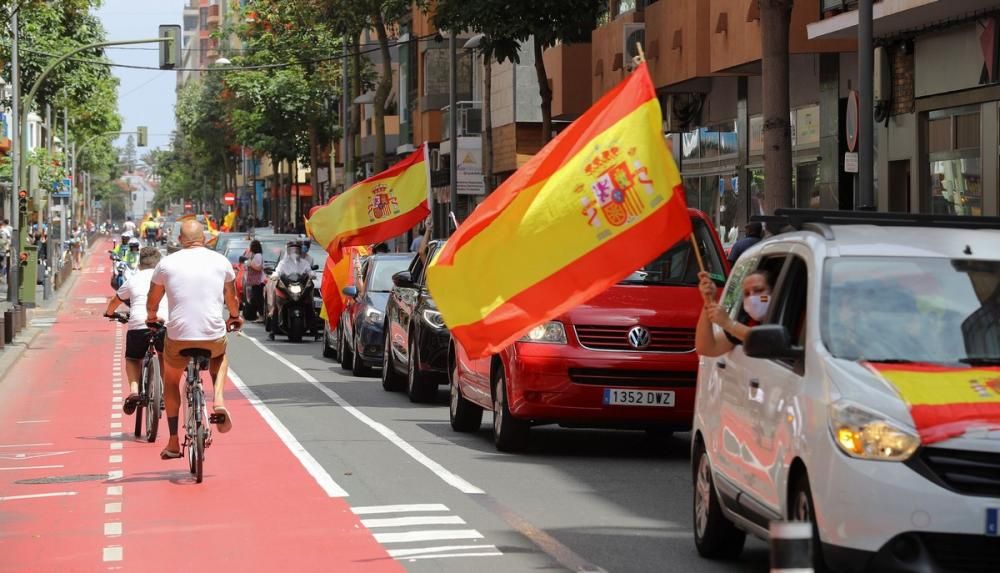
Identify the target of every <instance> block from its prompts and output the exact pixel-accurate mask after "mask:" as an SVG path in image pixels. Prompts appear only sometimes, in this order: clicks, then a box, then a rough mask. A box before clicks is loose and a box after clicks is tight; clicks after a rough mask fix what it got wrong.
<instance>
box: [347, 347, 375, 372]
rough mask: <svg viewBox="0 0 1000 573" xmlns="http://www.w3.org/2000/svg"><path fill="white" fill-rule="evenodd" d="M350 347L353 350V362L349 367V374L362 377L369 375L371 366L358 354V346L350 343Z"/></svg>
mask: <svg viewBox="0 0 1000 573" xmlns="http://www.w3.org/2000/svg"><path fill="white" fill-rule="evenodd" d="M351 348H352V349H353V350H354V364H353V365H352V366H353V367H352V368H351V374H353V375H355V376H357V377H358V378H364V377H366V376H370V375H371V371H372V369H371V367H369V366H368V364H366V363H365V361H364V359H363V358H361V356H359V355H358V351H357V349H358V347H357V345H356V344H352V345H351Z"/></svg>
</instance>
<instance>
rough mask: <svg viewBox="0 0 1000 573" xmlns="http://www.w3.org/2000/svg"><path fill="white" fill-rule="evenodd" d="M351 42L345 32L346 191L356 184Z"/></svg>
mask: <svg viewBox="0 0 1000 573" xmlns="http://www.w3.org/2000/svg"><path fill="white" fill-rule="evenodd" d="M349 44H350V38H349V37H348V35H347V34H344V63H343V64H342V65H341V74H340V75H341V76H343V89H342V91H341V93H342V94H343V95H342V96H341V98H340V99H341V100H343V104H344V115H343V116H342V117H341V122H340V123H341V125H342V130H343V132H344V191H347V189H348V188H349V187H350V186H351V185H354V134H353V133H352V132H351V127H350V126H352V125H354V124H353V123H352V122H351V105H352V103H353V102H352V101H351V100H352V99H353V98H352V97H351V84H350V78H349V77H348V76H350V74H349V73H348V70H347V68H348V62H350V59H349V58H350V54H349V53H348V48H347V46H348V45H349Z"/></svg>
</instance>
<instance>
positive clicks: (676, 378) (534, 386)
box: [449, 209, 729, 451]
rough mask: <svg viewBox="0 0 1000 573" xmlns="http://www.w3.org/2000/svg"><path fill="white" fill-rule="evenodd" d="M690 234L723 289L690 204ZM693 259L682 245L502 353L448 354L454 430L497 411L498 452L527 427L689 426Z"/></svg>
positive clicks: (720, 270)
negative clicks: (486, 354) (487, 354)
mask: <svg viewBox="0 0 1000 573" xmlns="http://www.w3.org/2000/svg"><path fill="white" fill-rule="evenodd" d="M689 212H690V215H691V221H692V224H693V225H694V234H695V237H696V238H697V241H698V243H699V245H700V250H701V252H702V253H703V257H704V259H705V265H706V266H707V267H708V270H709V272H710V273H712V274H713V278H715V279H716V281H717V283H718V284H719V285H720V288H721V286H722V285H723V284H724V283H725V279H726V275H727V273H728V270H729V267H728V263H727V261H726V258H725V256H724V254H723V250H722V245H721V243H720V242H719V238H718V236H717V235H716V233H715V231H714V230H713V229H712V225H711V222H710V221H709V219H708V218H707V217H705V215H704V214H703V213H701V212H700V211H696V210H693V209H690V210H689ZM698 270H699V269H698V262H697V259H696V257H695V254H694V252H693V251H692V249H691V242H690V241H687V240H685V241H682V242H680V243H678V244H677V245H675V246H673V247H671V248H670V249H668V250H667V251H666V252H665V253H663V254H662V255H661V256H660V257H658V258H657V259H656V260H654V261H652V262H651V263H649V264H648V265H646V266H644V267H643V268H641V269H639V270H637V271H636V272H634V273H633V274H632V275H631V276H629V277H628V278H627V279H626V280H624V281H622V282H621V283H619V284H617V285H615V286H613V287H611V288H609V289H608V290H607V291H605V292H604V293H602V294H600V295H599V296H597V297H595V298H593V299H592V300H590V301H589V302H587V303H586V304H583V305H580V306H578V307H576V308H574V309H573V310H571V311H569V312H568V313H566V314H565V315H563V316H560V317H558V318H557V319H556V320H554V321H551V322H549V323H547V324H544V325H541V326H538V327H536V328H535V329H533V330H532V331H531V332H529V333H528V334H527V335H526V336H525V337H524V338H522V339H521V340H520V341H518V342H516V343H514V344H513V345H512V346H510V347H508V348H506V349H505V350H503V351H502V352H500V353H499V354H496V355H494V356H490V357H487V358H482V359H473V358H470V357H469V356H468V354H466V352H465V351H464V350H463V348H462V346H461V345H460V344H459V343H458V342H452V348H451V351H450V353H449V362H450V363H449V370H450V373H449V376H450V378H451V401H450V402H451V404H450V418H451V426H452V428H453V429H455V430H456V431H459V432H474V431H477V430H478V429H479V427H480V425H481V423H482V416H483V411H484V410H490V411H492V412H493V438H494V442H495V443H496V446H497V449H499V450H502V451H514V450H517V449H520V448H521V447H523V445H524V444H525V441H526V439H527V437H528V433H529V430H530V428H531V426H534V425H542V424H560V425H563V426H576V427H610V428H621V429H644V430H647V431H651V432H653V433H656V434H669V433H670V432H674V431H686V430H689V429H690V428H691V420H692V416H693V414H694V398H695V386H696V382H697V376H698V355H697V354H696V353H695V351H694V332H695V326H696V324H697V321H698V316H699V313H700V311H701V308H702V305H703V303H702V299H701V294H700V293H699V291H698V276H697V275H698Z"/></svg>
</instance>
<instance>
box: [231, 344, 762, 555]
mask: <svg viewBox="0 0 1000 573" xmlns="http://www.w3.org/2000/svg"><path fill="white" fill-rule="evenodd" d="M321 350H322V347H321V343H318V342H303V343H299V344H292V343H288V342H284V341H282V340H281V338H280V337H279V339H278V340H277V341H274V342H271V341H268V340H267V337H266V334H265V333H264V331H263V329H262V328H261V327H260V326H259V325H247V327H246V329H245V331H244V333H243V334H242V335H241V336H240V337H239V338H233V339H231V342H230V356H231V365H230V366H231V369H232V371H233V372H234V373H235V374H236V376H235V378H236V380H237V381H238V382H239V381H242V383H243V384H244V385H245V387H246V388H248V389H249V391H248V392H247V391H244V392H245V393H248V394H251V396H250V397H251V398H253V396H256V397H258V398H259V399H260V401H261V402H262V404H263V407H264V408H266V409H267V410H269V411H270V412H273V414H274V416H275V418H276V422H277V424H278V425H280V426H282V427H284V428H286V429H287V433H288V434H289V435H290V436H291V437H293V439H292V441H293V442H297V444H296V443H292V445H291V447H292V449H293V450H294V449H295V448H298V447H301V449H302V450H304V451H305V452H306V453H305V454H304V455H302V456H300V460H301V459H303V458H305V460H306V461H305V462H300V463H304V465H306V466H308V467H312V471H311V473H312V475H313V477H314V478H316V479H317V480H318V481H321V482H323V483H326V484H327V487H328V488H330V489H338V488H339V491H340V492H341V493H340V494H339V495H343V494H346V497H345V500H346V501H347V502H348V503H349V504H350V506H351V507H352V508H353V510H354V512H355V513H357V514H359V516H360V517H361V518H362V522H363V523H364V524H365V525H366V526H368V527H369V529H370V530H371V531H372V533H373V534H374V535H375V536H376V540H378V541H379V542H380V543H382V544H383V546H384V547H386V549H388V550H389V552H390V555H392V556H394V557H396V558H397V559H398V560H399V562H400V563H402V564H403V565H404V566H405V567H406V568H407V569H408V570H410V571H414V572H424V571H448V572H451V571H454V572H467V571H471V570H476V571H479V572H489V571H497V572H501V571H502V572H515V571H566V570H569V571H608V572H615V573H629V572H636V573H638V572H649V571H684V572H687V571H706V572H708V571H711V572H722V571H726V572H760V571H767V569H768V566H767V562H768V555H767V548H766V545H765V544H763V543H762V542H760V541H758V540H756V539H751V540H748V543H747V549H746V550H745V551H744V554H743V557H742V558H741V559H740V560H739V561H736V562H729V563H717V562H709V561H706V560H703V559H701V558H700V557H698V555H697V552H696V551H695V548H694V543H693V540H692V533H691V527H692V525H691V479H690V466H689V447H690V442H689V436H688V435H687V434H678V435H676V436H675V437H673V438H671V439H668V440H655V439H652V438H649V437H647V436H646V435H645V434H644V433H642V432H620V431H597V430H576V429H574V430H570V429H563V428H558V427H543V428H536V429H534V430H533V432H532V442H531V445H530V447H529V449H528V451H527V452H525V453H521V454H516V455H509V454H501V453H498V452H497V451H496V450H495V449H494V447H493V444H492V441H491V435H490V426H489V424H490V415H489V414H486V415H485V416H484V419H483V422H484V423H483V427H482V429H481V430H480V432H479V433H478V434H472V435H467V434H458V433H455V432H453V431H452V430H451V427H450V426H449V423H448V410H447V392H446V388H445V387H442V388H441V390H440V392H439V396H438V400H437V403H436V404H433V405H415V404H412V403H410V402H409V400H408V399H407V397H406V396H405V395H404V394H401V393H387V392H385V391H383V390H382V387H381V384H380V382H379V380H378V379H377V378H355V377H353V376H351V375H350V374H349V373H347V372H345V371H344V370H342V369H341V368H340V366H339V364H336V363H335V362H333V361H331V360H328V359H324V358H323V357H322V356H321ZM274 425H275V424H274V423H272V427H273V426H274ZM279 433H280V432H279ZM286 441H287V440H286ZM274 486H275V487H281V484H280V483H276V484H274ZM304 510H305V511H308V509H304Z"/></svg>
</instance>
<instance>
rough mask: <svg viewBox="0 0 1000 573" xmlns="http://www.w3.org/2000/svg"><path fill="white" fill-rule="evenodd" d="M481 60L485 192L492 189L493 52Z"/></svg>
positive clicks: (489, 191)
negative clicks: (482, 75) (483, 75)
mask: <svg viewBox="0 0 1000 573" xmlns="http://www.w3.org/2000/svg"><path fill="white" fill-rule="evenodd" d="M483 59H484V60H485V61H484V62H483V74H485V77H484V78H483V177H484V180H485V183H486V194H487V195H489V194H490V193H491V192H492V191H493V54H492V53H490V54H487V55H486V56H485V57H484V58H483Z"/></svg>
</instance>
